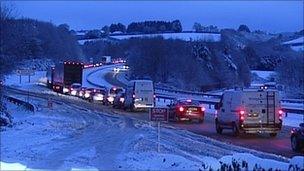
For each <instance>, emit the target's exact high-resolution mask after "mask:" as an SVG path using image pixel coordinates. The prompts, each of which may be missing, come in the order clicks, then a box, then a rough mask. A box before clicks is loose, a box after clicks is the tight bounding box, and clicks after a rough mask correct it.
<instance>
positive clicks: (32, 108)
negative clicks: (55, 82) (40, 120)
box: [3, 95, 35, 112]
mask: <svg viewBox="0 0 304 171" xmlns="http://www.w3.org/2000/svg"><path fill="white" fill-rule="evenodd" d="M3 97H4V98H5V99H7V101H9V102H11V103H14V104H16V105H18V106H23V107H24V108H25V109H27V110H29V111H31V112H35V106H34V105H32V104H31V103H29V102H25V101H23V100H20V99H17V98H14V97H10V96H6V95H4V96H3Z"/></svg>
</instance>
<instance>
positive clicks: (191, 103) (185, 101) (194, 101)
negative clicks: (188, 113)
mask: <svg viewBox="0 0 304 171" xmlns="http://www.w3.org/2000/svg"><path fill="white" fill-rule="evenodd" d="M177 104H178V105H185V106H192V105H193V106H199V105H200V103H199V101H196V100H191V101H187V100H182V101H178V102H177Z"/></svg>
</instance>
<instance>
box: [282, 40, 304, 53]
mask: <svg viewBox="0 0 304 171" xmlns="http://www.w3.org/2000/svg"><path fill="white" fill-rule="evenodd" d="M282 44H283V45H286V46H290V48H291V49H292V50H294V51H298V52H303V51H304V37H300V38H297V39H294V40H290V41H287V42H284V43H282Z"/></svg>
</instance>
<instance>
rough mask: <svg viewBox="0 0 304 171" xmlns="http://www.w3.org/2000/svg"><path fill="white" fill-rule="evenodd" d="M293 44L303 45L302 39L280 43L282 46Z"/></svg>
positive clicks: (303, 38) (303, 39) (303, 40)
mask: <svg viewBox="0 0 304 171" xmlns="http://www.w3.org/2000/svg"><path fill="white" fill-rule="evenodd" d="M295 43H304V37H299V38H297V39H293V40H290V41H287V42H284V43H282V44H284V45H289V44H295Z"/></svg>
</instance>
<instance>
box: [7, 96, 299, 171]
mask: <svg viewBox="0 0 304 171" xmlns="http://www.w3.org/2000/svg"><path fill="white" fill-rule="evenodd" d="M20 96H22V95H20ZM20 98H22V97H20ZM32 103H33V104H34V105H35V106H39V108H40V109H39V110H38V111H36V112H35V113H30V112H27V111H24V110H23V109H21V108H19V107H17V106H14V105H13V104H11V103H8V109H9V111H10V112H11V113H12V115H13V117H14V123H15V124H14V126H13V127H12V128H6V130H4V131H2V132H1V144H2V145H1V162H2V163H1V169H3V170H6V169H7V168H8V167H12V166H14V167H18V168H19V170H24V167H26V168H27V170H28V169H29V168H31V169H59V170H77V169H85V170H87V169H89V170H97V169H99V170H100V169H101V170H126V169H128V170H129V169H134V170H138V169H145V170H147V169H153V170H189V169H190V170H198V169H203V166H204V167H209V166H210V167H212V168H214V169H217V168H219V166H220V162H221V161H222V162H225V163H229V160H231V159H232V158H236V159H238V158H239V160H241V159H242V160H246V161H247V162H249V163H250V164H249V166H250V167H251V166H253V165H254V164H255V163H258V164H259V165H261V166H263V167H267V168H268V166H273V167H275V168H280V169H282V170H285V168H286V166H288V162H289V159H286V158H282V157H280V156H276V155H272V154H267V153H262V152H258V151H254V150H250V149H246V148H243V147H238V146H234V145H231V144H226V143H223V142H220V141H216V140H213V139H210V138H207V137H203V136H199V135H196V134H193V133H191V132H188V131H185V130H180V129H176V128H173V127H171V126H166V125H163V126H162V128H161V141H160V144H161V148H160V152H159V153H158V152H157V129H156V128H155V125H154V124H153V123H150V122H146V121H139V120H136V119H134V118H129V117H126V116H119V115H112V114H109V113H107V114H106V113H100V112H95V111H91V110H89V109H87V108H85V103H83V105H79V104H80V103H79V104H78V103H77V102H74V103H64V102H60V101H58V100H57V101H56V102H54V105H53V108H52V109H49V108H47V100H44V99H40V98H32ZM82 106H83V107H84V108H83V107H82ZM205 149H209V150H205ZM239 153H240V154H239ZM246 156H249V157H246ZM253 159H254V160H253ZM265 160H266V161H267V163H268V165H267V163H266V164H265ZM298 160H300V159H297V161H298ZM291 161H294V162H296V159H294V160H291ZM10 163H17V164H12V165H11V164H10ZM230 163H231V162H230Z"/></svg>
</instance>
